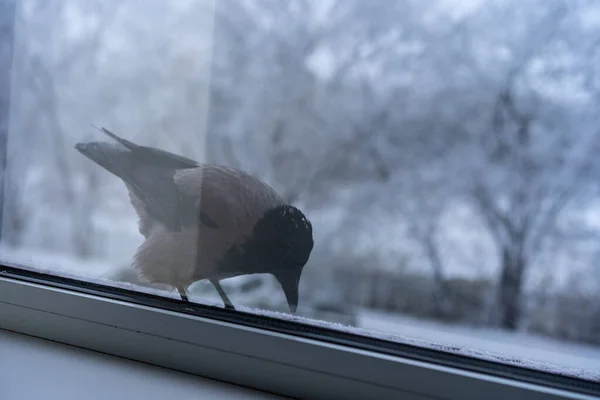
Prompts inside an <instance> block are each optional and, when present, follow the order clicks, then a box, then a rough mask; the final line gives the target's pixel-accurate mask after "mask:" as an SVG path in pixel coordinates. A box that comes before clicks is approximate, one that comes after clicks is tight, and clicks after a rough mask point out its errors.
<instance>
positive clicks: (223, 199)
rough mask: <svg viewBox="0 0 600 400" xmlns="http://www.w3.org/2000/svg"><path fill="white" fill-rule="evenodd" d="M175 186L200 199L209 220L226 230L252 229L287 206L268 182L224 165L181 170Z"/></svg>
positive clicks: (202, 210) (202, 211) (199, 201)
mask: <svg viewBox="0 0 600 400" xmlns="http://www.w3.org/2000/svg"><path fill="white" fill-rule="evenodd" d="M175 184H176V186H177V187H178V188H179V190H180V191H181V192H182V193H184V194H185V195H186V196H190V197H192V198H194V199H196V205H197V207H198V210H199V211H200V212H201V213H202V214H203V215H204V216H205V217H207V218H209V219H210V220H211V221H214V222H215V223H216V225H217V226H218V227H219V228H224V229H232V228H241V227H244V226H249V227H251V226H253V225H254V223H255V222H256V221H257V220H258V219H259V218H260V217H262V215H263V214H264V213H265V211H266V210H268V209H270V208H272V207H274V206H276V205H279V204H282V203H283V200H282V199H281V197H280V196H279V195H277V193H276V192H275V191H274V190H273V189H272V188H271V187H270V186H268V185H267V184H266V183H264V182H262V181H261V180H259V179H257V178H255V177H253V176H251V175H249V174H247V173H245V172H243V171H240V170H238V169H235V168H230V167H226V166H222V165H201V166H200V167H198V168H192V169H184V170H179V171H177V172H176V173H175Z"/></svg>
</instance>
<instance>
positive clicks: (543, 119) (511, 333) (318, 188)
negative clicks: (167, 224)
mask: <svg viewBox="0 0 600 400" xmlns="http://www.w3.org/2000/svg"><path fill="white" fill-rule="evenodd" d="M421 3H423V4H421ZM599 35H600V5H598V4H596V3H593V2H586V1H572V0H534V1H531V2H527V3H522V2H518V1H517V0H502V1H497V2H493V3H489V2H482V1H478V0H471V1H458V0H436V1H433V2H417V1H390V0H374V1H364V0H345V1H329V0H328V1H322V0H293V1H287V2H283V3H282V2H280V1H276V0H262V1H260V0H254V1H252V0H247V1H233V0H219V1H217V2H215V1H209V0H198V1H192V0H189V1H178V2H167V1H158V0H149V1H146V2H139V1H125V2H121V1H120V2H117V1H114V2H110V1H100V0H90V1H88V2H81V1H76V0H68V1H61V2H46V1H42V0H22V1H20V2H19V3H18V7H17V19H16V30H15V42H14V43H15V51H14V57H13V66H14V68H13V71H12V81H11V84H12V87H11V91H10V93H11V97H10V102H11V107H10V123H9V130H8V142H7V145H6V146H5V147H6V148H7V152H6V157H7V160H8V161H7V170H6V174H5V186H4V188H5V192H4V198H3V220H2V238H1V243H0V245H1V248H0V257H1V258H2V260H3V261H5V262H9V263H16V264H18V265H20V266H22V267H24V268H34V269H36V270H43V271H46V272H48V271H49V272H51V273H54V274H61V275H75V276H77V277H79V278H83V279H88V280H99V281H103V282H106V281H108V282H111V283H112V284H115V285H122V286H126V287H133V288H136V289H137V290H143V291H153V292H155V293H159V294H161V295H164V296H170V297H173V298H180V295H181V294H183V295H184V296H185V297H187V298H188V299H189V301H193V302H200V303H207V304H215V305H217V306H219V307H221V306H222V305H223V302H224V301H225V302H227V301H230V303H233V304H234V305H235V307H236V308H237V309H240V310H242V311H248V312H268V313H269V315H274V316H278V317H284V316H286V315H287V314H284V313H288V312H289V311H290V309H294V308H295V307H293V306H294V302H295V300H294V296H295V294H294V293H293V292H294V286H295V285H296V284H297V280H298V276H300V273H299V270H300V269H301V270H302V273H301V278H300V281H299V284H300V285H299V297H298V298H299V302H298V309H297V311H296V314H297V317H293V318H302V317H308V318H311V319H313V320H320V321H325V322H326V323H330V322H336V323H341V324H343V325H346V326H349V327H350V328H343V327H342V329H355V328H361V329H363V331H356V332H360V333H363V334H369V335H380V334H384V335H386V336H385V338H388V339H390V338H391V339H394V340H402V341H408V342H410V343H416V344H419V345H423V346H433V347H435V348H442V347H443V348H445V349H448V348H451V349H453V350H452V351H457V352H460V353H463V354H471V355H475V356H478V357H484V358H491V359H496V360H499V361H503V362H513V363H519V364H521V365H523V364H525V365H529V364H528V362H529V361H528V360H531V361H532V362H537V363H538V364H536V365H532V366H534V367H540V368H545V369H548V370H551V371H554V372H559V373H567V374H570V375H576V376H580V377H583V378H588V379H600V367H599V366H598V363H597V360H598V359H600V348H599V346H600V269H599V268H598V256H599V255H600V252H599V251H600V240H598V237H599V236H598V234H599V233H600V222H599V221H600V220H599V218H598V210H599V209H598V204H599V202H598V200H599V199H600V198H599V195H598V176H600V168H599V167H600V157H597V154H598V153H599V150H600V131H599V130H598V128H597V127H598V126H600V124H599V122H600V121H598V118H599V116H600V114H599V113H598V105H599V104H600V78H599V76H598V73H597V71H598V68H597V65H598V62H599V61H600V60H599V57H600V42H599V41H598V40H597V38H598V37H599ZM1 54H2V57H5V53H1ZM5 58H6V57H5ZM2 62H4V59H3V61H2ZM6 93H7V91H4V92H3V95H6ZM3 110H5V111H4V113H5V114H6V108H4V109H3ZM95 126H99V127H105V128H107V129H109V130H110V131H113V132H115V134H117V135H119V136H120V137H122V138H124V139H126V140H129V141H132V142H134V143H136V144H137V145H141V146H150V147H153V148H156V149H161V150H164V151H168V152H171V153H174V154H177V155H180V156H182V157H185V158H187V159H191V160H194V161H193V162H194V163H195V162H199V163H206V164H211V165H212V164H219V165H225V166H228V167H230V168H236V170H240V171H244V172H245V173H247V174H250V175H252V176H254V177H256V178H257V179H260V181H262V182H265V183H266V184H267V185H269V186H270V187H271V188H272V190H273V191H274V192H275V193H277V195H276V196H277V202H276V203H277V204H272V205H279V204H286V205H291V206H293V207H295V208H294V210H296V209H297V210H301V213H302V216H300V214H298V218H297V219H294V218H292V219H285V220H284V221H288V222H289V221H293V223H291V225H290V226H292V227H294V228H295V227H302V226H305V225H304V217H306V219H307V220H310V223H311V226H310V228H311V230H312V232H311V238H312V239H314V247H313V246H312V240H310V241H309V240H308V239H306V240H305V239H297V240H287V239H286V236H285V235H272V236H271V237H273V241H272V242H271V241H269V240H264V241H262V242H261V246H263V245H271V247H270V248H269V250H268V251H267V252H266V253H261V257H263V258H260V257H258V258H257V259H259V260H261V261H260V262H256V263H254V264H253V266H252V268H254V269H253V270H252V271H253V272H261V274H253V275H243V276H237V277H231V276H233V275H237V272H236V273H231V274H229V275H227V274H221V275H218V274H217V275H215V276H216V277H217V279H222V281H221V282H220V284H219V282H218V281H217V284H216V285H215V283H214V282H212V284H211V281H210V278H212V277H213V276H212V275H211V276H208V275H206V276H204V275H203V276H199V275H197V276H195V277H197V278H201V279H202V280H198V281H197V282H196V281H195V282H193V283H192V282H191V281H190V282H188V281H186V282H185V285H187V284H190V285H189V287H184V288H181V286H183V284H179V283H178V281H177V279H175V278H178V277H177V276H176V277H175V278H173V279H148V274H139V268H135V255H136V252H137V251H138V247H139V246H140V245H142V244H143V243H144V241H145V237H144V231H145V226H144V221H143V218H142V224H141V225H138V213H139V210H138V212H137V213H136V210H135V209H134V207H132V204H131V202H130V197H129V193H128V188H127V187H126V185H124V184H123V181H122V180H121V179H118V178H117V177H116V176H115V171H111V172H113V173H112V174H111V173H110V172H108V171H106V169H109V171H110V164H106V163H105V164H106V165H102V164H101V163H100V164H101V166H102V167H104V168H102V167H101V166H99V165H98V162H97V161H98V160H95V161H96V163H94V162H90V160H89V159H86V157H83V156H82V154H81V153H82V152H83V153H85V151H81V150H82V149H83V150H85V149H84V148H83V147H82V146H87V144H89V143H91V142H103V143H110V145H111V146H118V144H117V142H115V141H114V140H112V139H111V138H109V137H107V136H106V135H105V134H104V133H102V132H101V131H99V130H98V129H97V128H95ZM78 143H80V145H79V146H78V148H79V150H80V151H77V149H76V148H75V146H76V144H78ZM122 149H123V148H121V150H122ZM163 155H164V154H163ZM88 158H93V157H88ZM161 160H163V159H162V158H161ZM171 160H172V159H171ZM180 161H181V160H180ZM182 162H183V161H182ZM107 166H108V168H107ZM161 171H162V170H161ZM161 171H154V172H156V173H157V174H158V175H153V174H151V175H148V176H151V177H152V178H149V179H151V181H150V182H146V184H148V185H147V188H149V189H148V190H150V189H152V190H158V191H160V190H161V188H164V187H165V186H161V185H159V183H160V182H159V181H160V179H158V178H157V176H159V177H161V179H162V178H164V176H163V175H161V174H163V172H161ZM116 175H119V174H116ZM144 176H146V175H144ZM139 179H141V178H139ZM201 181H202V180H201ZM207 182H208V181H207ZM226 182H227V180H226ZM256 182H258V181H256ZM130 183H131V182H130ZM152 183H156V185H153V184H152ZM130 186H131V185H130ZM259 186H260V185H259V184H257V183H256V184H253V185H250V187H251V189H250V190H249V191H243V193H246V195H248V196H249V197H252V195H250V194H248V193H259V194H258V196H259V197H260V196H267V197H268V196H270V194H269V195H266V194H265V193H267V192H268V191H264V190H262V189H261V190H258V189H257V188H258V187H259ZM130 190H131V189H130ZM136 190H147V189H140V188H138V189H136ZM201 190H202V189H201ZM228 190H229V189H228ZM228 190H225V192H228ZM268 193H271V192H268ZM161 195H165V196H167V197H168V196H172V195H173V192H167V193H162V192H161ZM203 196H204V195H200V196H199V198H200V200H201V201H200V203H202V202H204V203H205V205H206V204H211V203H210V201H208V200H206V199H204V200H202V199H203ZM232 196H236V195H234V194H232ZM238 196H241V195H238ZM273 196H275V195H273ZM158 197H160V196H158ZM197 197H198V196H197ZM238 200H239V199H238ZM238 200H235V201H238ZM173 201H174V203H170V204H175V206H173V207H174V208H172V209H171V210H170V212H172V214H169V215H167V216H163V217H164V221H171V223H173V224H174V226H175V225H176V227H178V228H181V226H182V224H183V225H185V224H189V220H188V219H185V218H184V219H183V220H182V219H181V218H182V217H181V216H182V215H186V214H185V212H186V210H188V209H186V207H188V206H189V204H188V203H186V201H188V200H185V199H184V200H182V199H175V200H173ZM235 201H233V200H232V202H234V203H235ZM250 203H252V202H250ZM258 203H259V204H261V207H263V206H265V204H266V203H263V202H262V201H259V202H258ZM267 203H268V202H267ZM162 204H163V205H164V203H162ZM186 204H187V205H186ZM212 204H214V206H213V207H216V210H217V211H213V213H212V214H211V215H203V213H202V210H203V208H202V206H201V205H200V208H199V209H198V208H194V207H191V208H190V209H189V210H193V212H191V213H192V214H194V215H193V218H194V220H200V221H201V224H203V226H204V227H205V228H206V229H207V230H209V229H212V230H214V231H216V232H215V235H218V234H220V233H217V232H221V231H222V228H221V226H220V224H224V222H221V221H227V218H232V216H234V215H236V214H234V213H235V212H239V208H240V207H242V206H239V207H234V208H236V211H232V210H229V209H227V207H221V208H219V207H220V206H219V205H220V204H227V202H219V201H217V202H213V203H212ZM236 204H249V203H248V202H244V201H242V202H238V203H236ZM269 205H271V204H270V203H269ZM144 207H148V208H147V209H146V208H144V210H145V211H146V212H147V211H148V210H149V209H152V207H153V206H152V205H149V204H145V205H144ZM163 208H164V207H163ZM259 208H260V207H259ZM266 208H267V209H268V208H269V207H266ZM189 210H188V211H189ZM198 210H199V211H198ZM163 211H164V210H163ZM263 211H264V210H263ZM151 212H153V213H155V214H154V215H157V214H156V210H153V211H151ZM299 212H300V211H299ZM219 213H221V214H219ZM173 215H175V217H174V216H173ZM215 215H216V216H215ZM155 218H156V217H155ZM233 218H235V217H233ZM159 219H160V218H159ZM251 225H253V226H252V228H250V227H245V228H244V229H247V230H248V232H250V231H253V229H254V224H251ZM275 225H277V224H275ZM283 225H285V224H283ZM306 226H308V225H306ZM280 228H281V227H279V225H278V228H277V229H280ZM140 232H141V233H140ZM277 232H279V231H277ZM306 237H308V236H306ZM302 238H304V236H302ZM206 240H207V241H208V240H213V239H206ZM203 243H204V242H203ZM218 243H223V242H220V241H219V242H218ZM274 243H277V244H276V245H275V244H274ZM309 244H310V246H309ZM267 247H268V246H267ZM308 247H310V250H308ZM258 248H261V249H264V248H265V247H258ZM246 250H247V249H245V248H238V249H237V250H235V251H237V252H238V253H235V252H234V251H233V250H232V253H227V252H225V254H229V256H230V257H233V259H235V257H238V259H239V258H240V257H241V256H240V254H246V253H244V251H246ZM284 250H285V251H284ZM159 253H160V254H162V255H165V254H170V253H169V252H159ZM218 254H219V255H221V254H223V253H222V252H221V253H218ZM236 254H237V256H236ZM265 254H267V255H268V256H266V255H265ZM271 254H277V257H279V258H278V259H279V260H280V262H279V264H282V261H281V260H286V262H287V264H286V265H294V266H296V267H295V268H296V269H294V268H292V270H294V274H292V275H293V276H291V277H285V278H283V277H282V276H278V274H276V273H272V272H273V270H267V269H268V268H269V265H267V264H269V262H267V260H274V259H277V257H275V256H273V257H271ZM308 255H310V257H309V258H308V262H307V263H306V265H305V266H304V267H303V268H302V267H298V266H300V265H304V262H306V258H307V257H308ZM188 256H189V254H188ZM194 257H195V255H194ZM217 258H218V257H217ZM160 261H161V262H160V263H157V265H156V266H155V267H153V268H155V269H157V270H158V273H159V274H162V273H164V271H165V270H163V269H161V268H160V267H159V266H158V265H161V266H162V265H166V264H169V263H172V262H174V258H173V257H171V256H166V257H165V259H164V260H160ZM168 271H172V270H171V269H168ZM230 272H231V271H230ZM205 278H206V279H205ZM186 279H188V278H186ZM188 280H189V279H188ZM165 284H168V285H165ZM221 286H222V287H221ZM286 287H287V289H286ZM177 288H180V289H184V290H182V291H180V292H181V293H180V292H178V291H177V290H176V289H177ZM290 288H291V289H290ZM223 294H225V296H223ZM226 299H227V301H226ZM257 310H270V311H257ZM286 317H287V318H292V317H290V316H289V315H288V316H286ZM306 323H311V322H309V321H308V320H306ZM321 323H322V322H321ZM332 326H333V327H334V328H336V329H340V326H339V325H332ZM367 330H368V332H367ZM436 343H437V344H439V345H440V346H442V347H436V346H437V345H436Z"/></svg>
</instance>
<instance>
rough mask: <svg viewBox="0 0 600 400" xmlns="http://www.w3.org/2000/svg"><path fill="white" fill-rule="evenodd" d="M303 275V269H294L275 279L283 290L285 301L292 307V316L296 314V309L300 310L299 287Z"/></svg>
mask: <svg viewBox="0 0 600 400" xmlns="http://www.w3.org/2000/svg"><path fill="white" fill-rule="evenodd" d="M301 274H302V269H299V270H296V269H293V270H290V271H286V272H284V273H278V274H277V275H275V278H276V279H277V280H278V281H279V284H280V285H281V288H282V289H283V293H284V294H285V299H286V300H287V303H288V306H289V307H290V311H291V313H292V314H295V313H296V309H297V308H298V287H299V286H300V275H301Z"/></svg>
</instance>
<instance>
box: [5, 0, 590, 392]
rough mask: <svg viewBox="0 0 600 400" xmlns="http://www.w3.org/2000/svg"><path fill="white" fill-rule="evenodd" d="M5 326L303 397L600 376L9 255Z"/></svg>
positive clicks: (515, 386)
mask: <svg viewBox="0 0 600 400" xmlns="http://www.w3.org/2000/svg"><path fill="white" fill-rule="evenodd" d="M15 4H16V1H15V2H13V3H11V5H9V7H11V6H14V5H15ZM13 11H14V10H13ZM9 29H10V30H14V24H13V25H12V26H10V27H9ZM6 39H7V40H11V38H10V32H9V36H8V37H7V38H6ZM13 45H14V41H13ZM2 73H4V74H6V75H4V76H0V78H2V79H4V78H7V79H8V82H9V83H10V71H8V70H5V71H4V72H0V74H2ZM8 87H10V85H8ZM9 105H10V104H9ZM6 122H8V121H6ZM0 128H2V129H3V130H5V132H3V133H7V132H8V126H2V127H0ZM0 151H3V153H4V154H2V156H3V158H1V159H0V163H1V164H3V165H2V166H1V167H2V171H5V170H6V165H5V164H6V157H5V155H6V153H5V152H6V146H4V148H3V149H0ZM2 178H4V175H3V174H2ZM2 183H4V181H3V182H2ZM0 190H4V184H0ZM0 194H1V193H0ZM1 197H2V198H3V196H1ZM0 215H1V214H0ZM0 329H5V330H9V331H13V332H18V333H22V334H27V335H31V336H35V337H39V338H42V339H47V340H52V341H56V342H60V343H63V344H67V345H72V346H77V347H81V348H85V349H89V350H93V351H98V352H102V353H106V354H110V355H113V356H118V357H123V358H127V359H131V360H135V361H141V362H145V363H149V364H153V365H157V366H161V367H166V368H170V369H173V370H178V371H182V372H187V373H191V374H195V375H200V376H203V377H208V378H213V379H217V380H221V381H225V382H230V383H234V384H239V385H243V386H247V387H251V388H255V389H258V390H263V391H266V392H271V393H275V394H279V395H283V396H289V397H295V398H301V399H335V398H343V399H366V398H369V399H370V398H373V399H386V398H391V399H398V398H402V399H408V400H411V399H415V400H420V399H446V400H451V399H466V400H469V399H490V400H494V399H510V398H518V399H524V400H537V399H581V400H584V399H595V398H600V383H599V384H595V383H591V382H587V381H578V380H576V379H574V378H567V377H561V376H553V375H551V374H549V373H542V372H539V373H536V372H533V371H527V370H525V369H523V368H518V367H514V366H508V365H501V364H496V363H492V362H487V361H482V360H475V359H467V357H461V356H458V355H454V354H450V353H444V352H441V351H437V350H432V349H421V348H417V347H415V346H410V345H404V344H400V343H398V344H395V345H394V346H391V344H390V343H387V344H388V345H389V346H391V348H390V347H386V346H385V344H386V343H384V342H383V341H380V340H376V339H373V338H362V337H359V336H358V335H352V334H348V333H342V332H336V331H334V330H328V329H326V328H319V327H314V326H306V325H302V324H299V323H293V322H289V321H280V320H277V319H274V318H269V317H262V316H258V315H253V314H248V313H243V312H239V311H231V310H224V309H222V308H219V307H211V306H205V305H201V304H193V305H188V304H186V303H183V302H181V301H179V300H174V299H166V298H160V297H158V296H153V295H150V294H146V293H138V292H134V291H129V290H125V289H117V288H113V287H109V286H102V285H99V284H94V283H90V282H85V281H81V280H74V279H66V278H61V277H57V276H53V275H47V274H43V273H38V272H34V271H28V270H25V269H19V268H15V267H11V266H7V265H0ZM549 382H551V383H552V385H550V384H545V383H549Z"/></svg>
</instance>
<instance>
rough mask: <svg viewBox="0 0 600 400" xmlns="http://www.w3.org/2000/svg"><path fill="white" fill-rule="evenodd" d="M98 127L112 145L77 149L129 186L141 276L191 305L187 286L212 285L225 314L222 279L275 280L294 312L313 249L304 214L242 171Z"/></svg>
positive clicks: (135, 264) (135, 261)
mask: <svg viewBox="0 0 600 400" xmlns="http://www.w3.org/2000/svg"><path fill="white" fill-rule="evenodd" d="M98 129H100V130H101V131H102V132H103V133H104V134H106V135H107V136H109V137H110V138H111V139H113V140H114V143H107V142H86V143H77V144H76V145H75V148H76V149H77V150H78V151H79V152H80V153H81V154H83V155H84V156H86V157H87V158H89V159H90V160H92V161H94V162H95V163H97V164H98V165H100V166H101V167H103V168H104V169H106V170H107V171H109V172H111V173H112V174H114V175H116V176H117V177H119V178H121V179H122V180H123V182H124V183H125V185H126V187H127V189H128V191H129V198H130V200H131V204H132V205H133V208H134V209H135V211H136V213H137V215H138V217H139V232H140V233H141V234H142V235H143V236H144V237H145V240H144V242H143V243H142V244H141V245H140V247H139V248H138V249H137V251H136V253H135V255H134V257H133V267H134V268H135V270H136V271H137V273H138V275H139V276H140V278H142V279H144V280H146V281H148V282H152V283H163V284H167V285H170V286H171V287H173V288H175V289H177V290H178V292H179V294H180V296H181V298H182V300H183V301H186V302H187V301H188V297H187V289H188V287H189V286H190V285H191V284H192V283H194V282H196V281H199V280H202V279H207V280H209V281H210V282H211V283H212V285H213V286H214V287H215V289H216V290H217V292H218V293H219V295H220V296H221V299H222V300H223V303H224V305H225V308H229V309H235V307H234V306H233V304H232V303H231V301H230V300H229V298H228V297H227V294H226V293H225V292H224V291H223V288H222V287H221V284H220V281H221V280H223V279H226V278H230V277H235V276H240V275H248V274H265V273H266V274H272V275H273V276H274V277H275V279H277V281H278V282H279V284H280V285H281V287H282V289H283V292H284V294H285V297H286V300H287V303H288V306H289V309H290V311H291V312H292V313H295V312H296V308H297V306H298V286H299V284H300V277H301V275H302V270H303V268H304V266H305V264H306V263H307V262H308V259H309V257H310V254H311V252H312V249H313V245H314V241H313V233H312V224H311V222H310V221H309V220H308V219H307V218H306V216H305V215H304V214H303V213H302V211H300V210H299V209H298V208H296V207H294V206H292V205H290V204H286V203H285V201H284V200H283V199H282V198H281V197H280V196H279V195H278V194H277V193H276V192H275V190H273V189H272V188H271V187H270V186H269V185H267V184H266V183H264V182H262V181H261V180H260V179H258V178H256V177H254V176H252V175H250V174H247V173H245V172H243V171H241V170H239V169H236V168H231V167H227V166H224V165H212V164H201V163H198V162H196V161H194V160H191V159H189V158H186V157H182V156H180V155H177V154H173V153H170V152H167V151H164V150H160V149H157V148H153V147H146V146H140V145H137V144H135V143H133V142H130V141H129V140H126V139H123V138H121V137H119V136H117V135H115V134H114V133H113V132H111V131H109V130H108V129H106V128H98Z"/></svg>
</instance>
